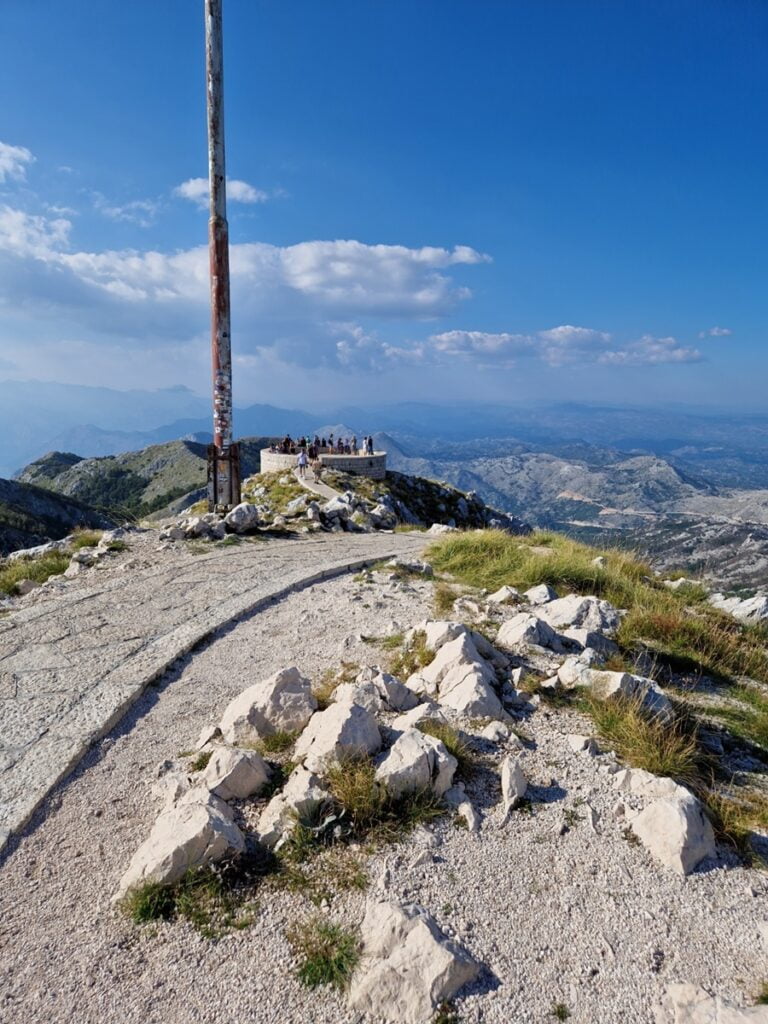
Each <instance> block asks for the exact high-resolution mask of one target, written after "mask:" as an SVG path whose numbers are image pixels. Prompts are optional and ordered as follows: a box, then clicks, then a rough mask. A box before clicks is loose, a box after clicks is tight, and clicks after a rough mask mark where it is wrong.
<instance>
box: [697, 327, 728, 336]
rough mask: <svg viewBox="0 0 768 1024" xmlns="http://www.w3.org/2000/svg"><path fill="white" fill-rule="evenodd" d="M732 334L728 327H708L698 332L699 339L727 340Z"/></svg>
mask: <svg viewBox="0 0 768 1024" xmlns="http://www.w3.org/2000/svg"><path fill="white" fill-rule="evenodd" d="M729 334H733V331H732V330H731V329H730V327H708V328H707V330H706V331H699V337H700V338H727V337H728V335H729Z"/></svg>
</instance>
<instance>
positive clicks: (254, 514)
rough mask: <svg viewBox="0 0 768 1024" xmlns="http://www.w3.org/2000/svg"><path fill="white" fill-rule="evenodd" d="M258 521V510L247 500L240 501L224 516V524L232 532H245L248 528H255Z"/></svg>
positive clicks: (259, 520)
mask: <svg viewBox="0 0 768 1024" xmlns="http://www.w3.org/2000/svg"><path fill="white" fill-rule="evenodd" d="M260 522H261V517H260V516H259V510H258V509H257V508H256V506H255V505H251V504H249V503H248V502H247V501H241V502H240V504H239V505H235V507H234V508H233V509H232V510H231V511H230V512H227V514H226V515H225V516H224V525H225V526H226V528H227V529H228V530H231V531H232V533H247V532H248V531H249V530H255V529H256V527H257V526H258V525H259V523H260Z"/></svg>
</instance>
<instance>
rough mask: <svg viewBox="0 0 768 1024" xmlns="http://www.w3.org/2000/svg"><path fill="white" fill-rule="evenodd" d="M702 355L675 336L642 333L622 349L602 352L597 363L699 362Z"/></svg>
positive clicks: (620, 364) (644, 364) (650, 363)
mask: <svg viewBox="0 0 768 1024" xmlns="http://www.w3.org/2000/svg"><path fill="white" fill-rule="evenodd" d="M702 358H703V356H702V354H701V352H699V350H698V349H696V348H686V347H685V346H684V345H681V344H680V343H679V342H678V341H677V339H676V338H671V337H668V338H654V337H653V335H651V334H644V335H643V336H642V338H639V339H638V340H637V341H633V342H631V343H630V344H629V345H626V346H625V347H624V348H622V349H615V350H613V351H611V352H604V353H603V354H602V355H601V356H600V357H599V358H598V362H599V363H606V364H608V365H610V366H656V365H658V364H660V363H699V362H701V360H702Z"/></svg>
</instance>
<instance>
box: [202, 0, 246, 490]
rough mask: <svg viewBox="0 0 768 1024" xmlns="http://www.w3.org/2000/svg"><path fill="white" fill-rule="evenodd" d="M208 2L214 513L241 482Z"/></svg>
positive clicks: (218, 89) (214, 31)
mask: <svg viewBox="0 0 768 1024" xmlns="http://www.w3.org/2000/svg"><path fill="white" fill-rule="evenodd" d="M204 2H205V68H206V94H207V109H208V182H209V188H210V220H209V221H208V248H209V253H210V276H211V358H212V369H213V445H212V446H211V449H212V451H211V452H210V456H209V474H208V503H209V506H210V507H211V508H216V507H224V508H231V507H232V506H233V505H236V504H238V503H239V501H240V479H239V471H238V457H237V450H236V446H235V445H234V444H233V440H232V348H231V337H230V306H229V229H228V226H227V179H226V167H225V160H224V63H223V45H222V10H221V9H222V0H204Z"/></svg>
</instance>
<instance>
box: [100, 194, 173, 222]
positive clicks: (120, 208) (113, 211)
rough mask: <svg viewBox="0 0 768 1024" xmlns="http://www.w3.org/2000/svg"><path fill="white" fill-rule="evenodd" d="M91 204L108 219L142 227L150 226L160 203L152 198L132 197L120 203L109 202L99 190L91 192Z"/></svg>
mask: <svg viewBox="0 0 768 1024" xmlns="http://www.w3.org/2000/svg"><path fill="white" fill-rule="evenodd" d="M93 205H94V207H95V209H97V210H98V211H99V213H102V214H103V215H104V216H105V217H109V219H110V220H116V221H125V222H128V223H131V224H138V225H139V227H142V228H148V227H151V225H152V224H153V223H154V221H155V217H156V216H157V211H158V210H159V209H160V204H159V203H157V202H155V201H153V200H152V199H134V200H132V201H131V202H129V203H122V204H119V203H110V201H109V200H108V199H107V198H106V197H105V196H103V195H102V194H101V192H94V193H93Z"/></svg>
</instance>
